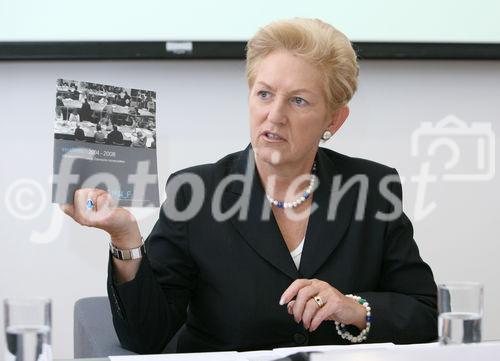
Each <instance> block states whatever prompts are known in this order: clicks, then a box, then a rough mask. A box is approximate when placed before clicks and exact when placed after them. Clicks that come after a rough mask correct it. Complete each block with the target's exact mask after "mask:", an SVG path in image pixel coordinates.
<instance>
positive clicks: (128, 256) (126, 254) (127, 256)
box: [109, 238, 146, 261]
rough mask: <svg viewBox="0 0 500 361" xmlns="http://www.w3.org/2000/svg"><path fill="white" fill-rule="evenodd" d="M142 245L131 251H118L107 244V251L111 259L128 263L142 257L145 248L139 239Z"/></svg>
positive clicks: (110, 244) (111, 244) (118, 249)
mask: <svg viewBox="0 0 500 361" xmlns="http://www.w3.org/2000/svg"><path fill="white" fill-rule="evenodd" d="M141 241H142V244H141V245H140V246H139V247H136V248H131V249H120V248H117V247H115V246H114V245H113V243H111V242H109V251H110V252H111V254H112V255H113V257H115V258H117V259H119V260H122V261H130V260H133V259H140V258H142V256H144V255H145V254H146V247H144V241H143V239H142V238H141Z"/></svg>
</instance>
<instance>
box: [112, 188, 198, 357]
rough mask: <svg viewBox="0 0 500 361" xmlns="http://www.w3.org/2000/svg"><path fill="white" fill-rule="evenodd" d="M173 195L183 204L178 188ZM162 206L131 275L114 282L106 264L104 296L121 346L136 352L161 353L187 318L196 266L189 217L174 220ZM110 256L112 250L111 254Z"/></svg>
mask: <svg viewBox="0 0 500 361" xmlns="http://www.w3.org/2000/svg"><path fill="white" fill-rule="evenodd" d="M174 196H175V197H172V196H170V197H169V195H167V200H173V199H175V200H176V201H175V203H176V205H177V206H178V209H181V210H182V209H183V208H184V207H183V204H185V202H184V198H183V195H182V192H181V191H179V192H177V195H174ZM163 209H164V208H163V207H162V208H161V209H160V216H159V219H158V221H157V222H156V225H155V226H154V228H153V230H152V232H151V234H150V235H149V237H148V238H147V240H146V242H145V246H146V256H144V257H143V258H142V260H141V264H140V267H139V270H138V272H137V274H136V276H135V278H134V279H133V280H131V281H129V282H125V283H123V284H117V283H116V282H115V280H114V275H113V272H114V270H113V262H112V259H111V258H110V260H109V266H108V282H107V286H108V287H107V288H108V297H109V300H110V305H111V310H112V314H113V324H114V327H115V330H116V333H117V335H118V338H119V340H120V343H121V344H122V346H123V347H124V348H126V349H129V350H131V351H134V352H137V353H141V354H142V353H161V352H162V351H163V349H164V348H165V346H166V345H167V343H168V342H169V341H170V339H171V338H172V337H173V336H174V335H175V333H176V332H177V331H178V329H179V328H180V327H181V326H182V325H183V323H184V322H185V320H186V312H187V306H188V304H189V301H190V299H191V295H192V293H193V291H194V288H195V286H196V279H197V268H196V265H195V264H194V263H193V261H192V259H191V257H190V254H189V244H188V224H187V222H177V221H172V220H171V219H169V218H167V217H166V215H165V214H164V211H163ZM110 257H111V255H110Z"/></svg>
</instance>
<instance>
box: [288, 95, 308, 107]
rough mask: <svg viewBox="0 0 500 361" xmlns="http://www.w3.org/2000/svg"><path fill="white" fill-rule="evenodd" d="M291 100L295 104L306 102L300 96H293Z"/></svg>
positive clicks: (304, 103)
mask: <svg viewBox="0 0 500 361" xmlns="http://www.w3.org/2000/svg"><path fill="white" fill-rule="evenodd" d="M292 101H293V102H294V103H295V104H297V105H306V104H307V100H305V99H304V98H301V97H293V99H292Z"/></svg>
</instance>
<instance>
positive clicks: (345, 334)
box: [335, 294, 372, 343]
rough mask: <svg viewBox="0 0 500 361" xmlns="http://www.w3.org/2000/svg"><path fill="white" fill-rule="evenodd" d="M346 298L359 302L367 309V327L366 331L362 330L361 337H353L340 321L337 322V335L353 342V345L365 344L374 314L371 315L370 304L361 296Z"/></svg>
mask: <svg viewBox="0 0 500 361" xmlns="http://www.w3.org/2000/svg"><path fill="white" fill-rule="evenodd" d="M346 297H349V298H352V299H353V300H355V301H357V302H358V303H359V304H360V305H362V306H363V307H364V308H365V309H366V327H365V329H364V330H362V331H361V332H360V333H359V335H357V336H353V335H351V333H350V332H349V331H347V328H346V325H344V324H343V323H340V322H338V321H335V328H336V329H337V333H338V334H339V336H340V337H342V338H343V339H347V340H349V341H351V342H352V343H359V342H363V341H364V340H366V337H367V335H368V332H370V325H371V321H372V314H371V307H370V304H369V303H368V302H366V300H365V299H364V298H361V297H359V296H354V295H351V294H349V295H346Z"/></svg>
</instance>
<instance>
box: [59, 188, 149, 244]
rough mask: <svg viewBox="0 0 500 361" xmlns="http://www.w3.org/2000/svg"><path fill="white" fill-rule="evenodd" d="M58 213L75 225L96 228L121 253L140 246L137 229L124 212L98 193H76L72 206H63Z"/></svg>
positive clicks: (133, 218)
mask: <svg viewBox="0 0 500 361" xmlns="http://www.w3.org/2000/svg"><path fill="white" fill-rule="evenodd" d="M61 209H62V210H63V211H64V213H66V214H67V215H69V216H70V217H71V218H73V219H74V220H75V221H76V222H77V223H79V224H81V225H83V226H87V227H95V228H100V229H102V230H104V231H106V232H108V233H109V235H110V236H111V241H112V242H113V244H114V245H115V246H116V247H118V248H122V249H130V248H135V247H138V246H139V245H140V244H141V235H140V231H139V226H138V225H137V221H136V219H135V217H134V216H133V215H132V213H130V212H129V211H128V210H126V209H124V208H121V207H117V202H116V201H115V200H114V199H113V198H112V197H111V195H110V194H109V193H107V192H106V191H103V190H101V189H89V188H84V189H78V190H77V191H76V192H75V194H74V197H73V204H63V205H61Z"/></svg>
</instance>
